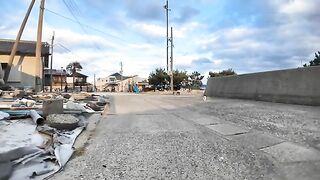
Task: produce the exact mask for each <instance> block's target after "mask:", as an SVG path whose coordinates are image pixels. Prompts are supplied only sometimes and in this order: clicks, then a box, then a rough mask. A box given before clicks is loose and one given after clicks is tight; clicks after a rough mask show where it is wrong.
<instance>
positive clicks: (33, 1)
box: [3, 0, 35, 83]
mask: <svg viewBox="0 0 320 180" xmlns="http://www.w3.org/2000/svg"><path fill="white" fill-rule="evenodd" d="M34 3H35V0H32V1H31V3H30V5H29V8H28V11H27V13H26V15H25V17H24V19H23V21H22V24H21V26H20V30H19V32H18V35H17V37H16V41H15V42H14V44H13V47H12V50H11V54H10V57H9V61H8V66H7V68H6V70H5V73H4V77H3V80H4V82H5V83H7V82H8V78H9V74H10V70H11V66H12V64H13V60H14V56H15V55H16V52H17V49H18V44H19V41H20V39H21V36H22V33H23V30H24V28H25V26H26V24H27V21H28V18H29V15H30V13H31V10H32V7H33V5H34Z"/></svg>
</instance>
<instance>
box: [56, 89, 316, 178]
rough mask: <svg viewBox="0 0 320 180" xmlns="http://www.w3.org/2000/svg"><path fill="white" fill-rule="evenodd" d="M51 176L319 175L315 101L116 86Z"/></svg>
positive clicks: (188, 176) (249, 176) (186, 176)
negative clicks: (80, 145) (86, 135)
mask: <svg viewBox="0 0 320 180" xmlns="http://www.w3.org/2000/svg"><path fill="white" fill-rule="evenodd" d="M112 99H113V101H112V105H111V107H110V111H109V114H108V115H107V116H106V117H104V118H103V119H101V121H100V123H99V125H98V127H97V129H96V132H95V134H94V135H93V136H92V138H91V139H90V140H89V142H88V144H87V146H86V147H85V150H84V151H83V153H82V154H81V155H79V153H78V156H75V157H74V158H73V159H72V160H71V161H70V162H69V163H68V165H67V167H66V169H65V171H63V172H61V173H60V174H57V175H56V176H55V177H53V179H320V151H319V149H320V145H319V140H320V138H319V137H320V132H319V130H320V121H319V117H320V108H319V107H307V106H297V105H285V104H275V103H266V102H256V101H245V100H231V99H209V100H208V101H206V102H204V101H202V97H201V96H166V95H161V96H154V95H128V94H127V95H125V94H114V95H113V97H112Z"/></svg>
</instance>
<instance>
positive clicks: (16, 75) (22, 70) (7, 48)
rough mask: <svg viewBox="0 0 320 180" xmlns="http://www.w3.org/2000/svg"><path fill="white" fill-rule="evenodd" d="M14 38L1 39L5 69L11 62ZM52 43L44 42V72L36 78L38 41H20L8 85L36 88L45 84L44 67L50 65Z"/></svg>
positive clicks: (42, 56)
mask: <svg viewBox="0 0 320 180" xmlns="http://www.w3.org/2000/svg"><path fill="white" fill-rule="evenodd" d="M14 42H15V41H14V40H8V39H0V62H1V68H2V69H3V71H4V70H5V69H6V67H7V66H8V63H9V57H10V54H11V50H12V47H13V44H14ZM49 47H50V45H49V44H48V43H45V42H43V43H42V53H41V58H42V67H40V71H41V72H42V73H41V75H40V77H38V78H36V74H37V73H36V57H35V55H36V54H35V52H36V42H35V41H20V42H19V45H18V49H17V52H16V55H15V57H14V60H13V64H12V67H11V71H10V74H9V78H8V83H7V84H8V85H11V86H13V87H17V88H34V89H35V88H36V86H41V87H42V85H43V84H44V83H43V80H44V78H43V77H44V76H43V74H44V73H43V69H44V67H48V59H49V56H50V52H49Z"/></svg>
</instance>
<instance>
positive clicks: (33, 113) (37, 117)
mask: <svg viewBox="0 0 320 180" xmlns="http://www.w3.org/2000/svg"><path fill="white" fill-rule="evenodd" d="M30 116H31V118H32V120H33V122H35V123H36V124H37V125H42V124H43V123H44V119H43V117H41V116H40V115H39V114H38V112H37V111H35V110H30Z"/></svg>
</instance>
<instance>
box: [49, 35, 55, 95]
mask: <svg viewBox="0 0 320 180" xmlns="http://www.w3.org/2000/svg"><path fill="white" fill-rule="evenodd" d="M53 41H54V31H53V34H52V38H51V61H50V92H52V82H53V80H52V64H53Z"/></svg>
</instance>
